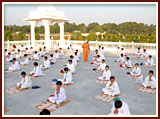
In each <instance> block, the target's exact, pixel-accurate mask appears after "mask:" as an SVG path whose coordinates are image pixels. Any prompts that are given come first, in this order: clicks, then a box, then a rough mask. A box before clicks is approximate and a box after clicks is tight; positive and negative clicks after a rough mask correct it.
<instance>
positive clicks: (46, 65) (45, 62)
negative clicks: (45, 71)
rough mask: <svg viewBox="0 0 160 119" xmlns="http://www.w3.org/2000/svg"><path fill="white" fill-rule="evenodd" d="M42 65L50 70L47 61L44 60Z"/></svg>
mask: <svg viewBox="0 0 160 119" xmlns="http://www.w3.org/2000/svg"><path fill="white" fill-rule="evenodd" d="M43 65H44V66H45V68H50V62H49V60H47V61H45V60H44V64H43Z"/></svg>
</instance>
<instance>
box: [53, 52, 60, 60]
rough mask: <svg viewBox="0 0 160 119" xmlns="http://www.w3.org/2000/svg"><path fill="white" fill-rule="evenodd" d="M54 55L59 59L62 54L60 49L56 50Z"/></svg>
mask: <svg viewBox="0 0 160 119" xmlns="http://www.w3.org/2000/svg"><path fill="white" fill-rule="evenodd" d="M54 55H55V56H54V57H56V59H59V58H60V55H59V52H58V50H55V53H54Z"/></svg>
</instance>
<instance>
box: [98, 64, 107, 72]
mask: <svg viewBox="0 0 160 119" xmlns="http://www.w3.org/2000/svg"><path fill="white" fill-rule="evenodd" d="M105 67H106V63H101V64H100V66H99V68H98V70H105Z"/></svg>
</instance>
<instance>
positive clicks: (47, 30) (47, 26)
mask: <svg viewBox="0 0 160 119" xmlns="http://www.w3.org/2000/svg"><path fill="white" fill-rule="evenodd" d="M42 23H43V25H44V27H45V46H46V47H47V49H50V48H51V43H50V25H51V21H49V20H43V21H42Z"/></svg>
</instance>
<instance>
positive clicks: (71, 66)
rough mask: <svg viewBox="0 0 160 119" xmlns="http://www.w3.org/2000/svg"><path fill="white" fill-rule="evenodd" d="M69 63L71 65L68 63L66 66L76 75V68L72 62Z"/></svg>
mask: <svg viewBox="0 0 160 119" xmlns="http://www.w3.org/2000/svg"><path fill="white" fill-rule="evenodd" d="M68 62H69V63H67V64H66V66H67V67H68V69H69V70H70V71H71V72H72V74H73V73H75V72H76V71H75V66H74V64H73V62H72V60H68Z"/></svg>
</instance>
